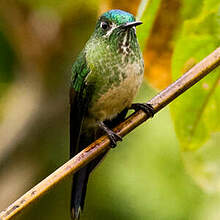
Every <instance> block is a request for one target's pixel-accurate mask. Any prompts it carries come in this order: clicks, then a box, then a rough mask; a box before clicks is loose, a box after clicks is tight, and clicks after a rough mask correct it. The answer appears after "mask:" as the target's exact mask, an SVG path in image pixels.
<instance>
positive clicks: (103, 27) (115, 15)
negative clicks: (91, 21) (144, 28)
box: [95, 10, 142, 46]
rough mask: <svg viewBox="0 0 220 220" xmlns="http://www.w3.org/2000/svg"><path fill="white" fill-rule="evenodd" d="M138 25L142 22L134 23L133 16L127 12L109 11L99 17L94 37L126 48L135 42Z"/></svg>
mask: <svg viewBox="0 0 220 220" xmlns="http://www.w3.org/2000/svg"><path fill="white" fill-rule="evenodd" d="M140 24H142V22H140V21H136V20H135V17H134V15H132V14H130V13H128V12H125V11H122V10H110V11H107V12H105V13H104V14H102V15H101V16H100V17H99V19H98V21H97V24H96V28H95V36H96V37H100V38H103V39H107V40H109V41H110V42H112V43H113V44H114V43H116V44H117V45H122V44H123V45H124V46H126V45H127V46H128V45H129V44H130V43H131V42H132V41H133V40H135V41H136V26H137V25H140ZM123 45H122V46H123Z"/></svg>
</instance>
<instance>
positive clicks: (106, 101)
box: [89, 63, 143, 121]
mask: <svg viewBox="0 0 220 220" xmlns="http://www.w3.org/2000/svg"><path fill="white" fill-rule="evenodd" d="M140 68H141V67H140V65H139V64H138V63H133V64H128V65H127V66H126V70H125V72H126V77H125V79H123V80H121V82H120V84H119V85H118V86H117V87H113V88H110V89H109V90H108V91H107V92H106V93H105V94H103V95H102V96H101V97H100V98H99V99H98V100H97V102H96V103H95V105H93V107H92V108H91V109H89V114H90V115H91V116H92V117H93V118H95V119H96V120H97V121H103V120H106V119H111V118H113V117H114V116H116V115H117V114H118V113H120V112H121V111H122V110H123V109H124V108H126V107H129V106H130V105H131V103H132V101H133V99H134V97H135V96H136V94H137V92H138V89H139V88H140V85H141V83H142V79H143V74H140V73H141V72H143V70H142V69H140Z"/></svg>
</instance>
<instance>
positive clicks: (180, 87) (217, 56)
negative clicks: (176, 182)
mask: <svg viewBox="0 0 220 220" xmlns="http://www.w3.org/2000/svg"><path fill="white" fill-rule="evenodd" d="M218 65H220V47H219V48H217V49H216V50H215V51H214V52H212V53H211V54H210V55H209V56H207V57H206V58H204V59H203V60H202V61H201V62H200V63H198V64H197V65H195V66H194V67H193V68H192V69H190V70H189V71H188V72H186V73H185V74H184V75H183V76H182V77H180V78H179V79H178V80H177V81H175V82H174V83H172V84H171V85H170V86H169V87H167V88H166V89H164V90H163V91H162V92H160V93H159V94H158V95H157V96H155V97H154V98H152V99H151V100H150V101H149V102H148V103H149V104H151V105H152V106H153V108H154V109H155V112H158V111H160V110H161V109H162V108H164V107H165V106H166V105H168V104H169V103H170V102H172V101H173V100H174V99H175V98H177V97H178V96H179V95H180V94H182V93H184V92H185V91H186V90H187V89H189V88H190V87H192V86H193V85H194V84H196V83H197V82H198V81H199V80H201V79H202V78H203V77H205V76H206V75H207V74H208V73H210V72H211V71H212V70H213V69H215V68H216V67H217V66H218ZM148 118H149V117H148V116H147V115H146V114H145V113H144V112H143V111H141V110H140V111H138V112H136V113H133V114H132V115H131V116H129V117H128V118H127V119H126V120H125V121H124V122H122V123H121V124H119V125H118V126H117V127H116V128H114V131H115V132H116V133H117V134H119V135H121V136H122V137H123V136H125V135H126V134H128V133H129V132H131V131H132V130H134V129H135V128H136V127H137V126H139V125H140V124H142V123H143V122H144V121H146V120H147V119H148ZM109 144H110V140H109V138H108V137H107V136H102V137H100V138H99V139H98V140H96V141H95V142H93V143H92V144H90V145H89V146H88V147H87V148H85V149H84V150H83V151H81V152H80V153H78V154H77V155H76V156H75V157H74V158H72V159H71V160H69V161H68V162H66V163H65V164H64V165H62V166H61V167H60V168H58V169H57V170H56V171H55V172H53V173H52V174H50V175H49V176H48V177H47V178H45V179H44V180H42V181H41V182H40V183H39V184H37V185H36V186H34V187H33V188H32V189H30V190H29V191H28V192H26V193H25V194H24V195H23V196H22V197H20V198H19V199H18V200H16V201H15V202H14V203H12V204H11V205H10V206H9V207H8V208H7V209H5V210H4V211H2V212H1V213H0V220H7V219H11V218H12V217H13V216H14V215H15V214H17V213H18V212H20V211H22V210H23V209H24V208H25V207H27V206H28V205H30V204H31V203H32V202H33V201H35V200H36V199H37V198H39V197H40V196H41V195H43V194H44V193H45V192H47V191H48V190H49V189H50V188H52V187H53V186H54V185H56V184H57V183H58V182H60V181H61V180H63V179H64V178H65V177H66V176H68V175H70V174H73V173H75V172H76V171H77V170H79V169H80V168H82V167H83V166H85V165H86V164H87V163H89V162H90V161H91V160H93V159H94V158H95V157H97V156H98V155H99V154H101V153H102V152H104V151H106V150H107V149H109Z"/></svg>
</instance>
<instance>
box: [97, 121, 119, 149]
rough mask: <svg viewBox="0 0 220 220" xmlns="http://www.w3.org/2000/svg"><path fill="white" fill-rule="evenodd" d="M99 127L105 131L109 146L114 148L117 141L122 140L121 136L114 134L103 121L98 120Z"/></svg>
mask: <svg viewBox="0 0 220 220" xmlns="http://www.w3.org/2000/svg"><path fill="white" fill-rule="evenodd" d="M98 125H99V127H100V128H101V129H102V130H103V131H105V132H106V134H107V135H108V137H109V139H110V141H111V147H112V148H114V147H116V145H117V143H116V142H117V141H122V137H121V136H120V135H118V134H116V133H115V132H114V131H112V130H111V129H110V128H108V127H107V126H106V125H105V124H104V122H98Z"/></svg>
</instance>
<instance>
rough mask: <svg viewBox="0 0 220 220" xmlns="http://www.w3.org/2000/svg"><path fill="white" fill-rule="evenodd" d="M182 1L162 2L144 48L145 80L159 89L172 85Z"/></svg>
mask: <svg viewBox="0 0 220 220" xmlns="http://www.w3.org/2000/svg"><path fill="white" fill-rule="evenodd" d="M180 8H181V1H180V0H170V1H166V0H162V1H161V4H160V7H159V9H158V12H157V16H156V18H155V21H154V25H153V27H152V30H151V32H150V35H149V37H148V39H147V44H146V46H145V48H144V61H145V78H146V79H147V80H148V82H149V83H150V84H151V85H152V86H153V87H154V88H157V89H164V88H165V87H167V86H168V85H169V84H170V83H171V58H172V54H173V47H174V43H173V41H174V38H175V35H176V32H177V30H179V26H180V24H181V16H180V15H181V13H180Z"/></svg>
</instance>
